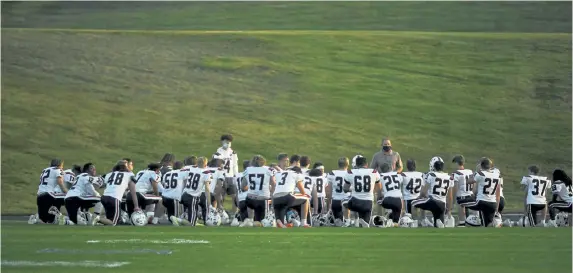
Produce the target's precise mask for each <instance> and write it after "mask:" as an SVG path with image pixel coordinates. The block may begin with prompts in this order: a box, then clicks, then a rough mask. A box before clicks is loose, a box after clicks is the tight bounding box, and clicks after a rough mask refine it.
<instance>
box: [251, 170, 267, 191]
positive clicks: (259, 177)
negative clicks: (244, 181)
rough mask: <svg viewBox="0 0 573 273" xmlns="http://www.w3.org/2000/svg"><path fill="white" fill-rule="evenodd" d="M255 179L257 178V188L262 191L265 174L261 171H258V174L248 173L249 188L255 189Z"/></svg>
mask: <svg viewBox="0 0 573 273" xmlns="http://www.w3.org/2000/svg"><path fill="white" fill-rule="evenodd" d="M255 179H258V180H259V181H258V182H259V183H258V184H259V187H258V188H259V190H260V191H262V190H263V181H265V175H264V174H262V173H258V174H254V173H251V174H249V185H250V186H249V189H251V190H253V191H254V190H256V189H257V181H255Z"/></svg>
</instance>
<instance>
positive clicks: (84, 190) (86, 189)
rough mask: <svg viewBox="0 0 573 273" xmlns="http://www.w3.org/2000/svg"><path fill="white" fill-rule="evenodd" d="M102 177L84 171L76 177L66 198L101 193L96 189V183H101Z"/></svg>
mask: <svg viewBox="0 0 573 273" xmlns="http://www.w3.org/2000/svg"><path fill="white" fill-rule="evenodd" d="M100 179H101V178H100V177H93V176H91V175H89V174H87V173H82V174H80V175H78V176H77V177H76V180H75V182H74V184H73V186H72V187H70V189H69V190H68V193H67V194H66V198H68V197H74V196H75V197H80V196H90V195H99V193H98V192H97V191H95V188H94V185H98V184H99V180H100Z"/></svg>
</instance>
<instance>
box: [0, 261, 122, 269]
mask: <svg viewBox="0 0 573 273" xmlns="http://www.w3.org/2000/svg"><path fill="white" fill-rule="evenodd" d="M128 264H130V262H102V261H77V262H65V261H50V262H35V261H2V262H1V265H2V266H3V267H4V266H13V267H34V266H35V267H38V266H64V267H103V268H114V267H121V266H124V265H128Z"/></svg>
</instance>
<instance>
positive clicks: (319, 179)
mask: <svg viewBox="0 0 573 273" xmlns="http://www.w3.org/2000/svg"><path fill="white" fill-rule="evenodd" d="M310 179H311V184H312V185H313V187H314V188H316V196H317V197H326V191H325V188H326V185H328V180H327V179H326V174H323V175H321V176H310ZM311 192H312V190H311Z"/></svg>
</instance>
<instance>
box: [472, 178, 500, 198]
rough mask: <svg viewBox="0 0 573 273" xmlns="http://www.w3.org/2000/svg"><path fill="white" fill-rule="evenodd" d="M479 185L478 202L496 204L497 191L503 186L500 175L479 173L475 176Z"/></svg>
mask: <svg viewBox="0 0 573 273" xmlns="http://www.w3.org/2000/svg"><path fill="white" fill-rule="evenodd" d="M474 180H475V181H476V183H477V196H476V199H477V200H483V201H487V202H496V201H497V200H496V191H497V189H498V188H499V187H500V186H501V185H500V182H501V179H500V177H499V173H496V172H492V171H479V172H477V173H476V175H475V176H474Z"/></svg>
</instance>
